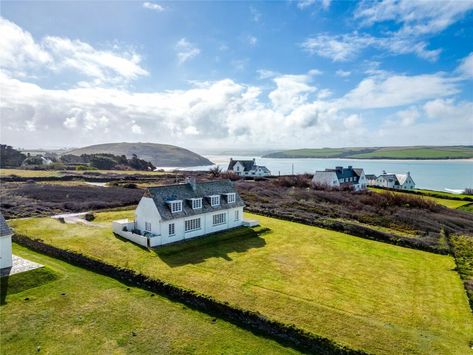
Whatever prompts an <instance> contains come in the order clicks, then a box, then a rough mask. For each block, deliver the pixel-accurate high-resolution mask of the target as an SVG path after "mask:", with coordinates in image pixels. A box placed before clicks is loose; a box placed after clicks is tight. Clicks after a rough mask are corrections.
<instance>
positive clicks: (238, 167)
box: [227, 158, 271, 176]
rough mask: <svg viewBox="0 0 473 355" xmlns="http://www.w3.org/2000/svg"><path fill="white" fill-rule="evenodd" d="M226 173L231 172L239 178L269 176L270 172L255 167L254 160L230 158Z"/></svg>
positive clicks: (263, 167)
mask: <svg viewBox="0 0 473 355" xmlns="http://www.w3.org/2000/svg"><path fill="white" fill-rule="evenodd" d="M227 170H228V171H233V172H234V173H235V174H237V175H239V176H269V175H271V171H269V169H268V168H267V167H265V166H262V165H256V160H255V159H253V160H233V158H230V163H229V164H228V168H227Z"/></svg>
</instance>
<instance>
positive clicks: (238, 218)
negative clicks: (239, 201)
mask: <svg viewBox="0 0 473 355" xmlns="http://www.w3.org/2000/svg"><path fill="white" fill-rule="evenodd" d="M239 220H240V211H238V210H236V211H235V221H239Z"/></svg>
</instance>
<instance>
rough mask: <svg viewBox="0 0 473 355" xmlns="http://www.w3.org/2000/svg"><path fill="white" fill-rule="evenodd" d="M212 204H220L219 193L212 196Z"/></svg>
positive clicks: (213, 205)
mask: <svg viewBox="0 0 473 355" xmlns="http://www.w3.org/2000/svg"><path fill="white" fill-rule="evenodd" d="M210 205H211V206H212V207H215V206H218V205H220V196H219V195H214V196H210Z"/></svg>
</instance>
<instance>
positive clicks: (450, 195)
mask: <svg viewBox="0 0 473 355" xmlns="http://www.w3.org/2000/svg"><path fill="white" fill-rule="evenodd" d="M415 191H416V192H420V193H422V194H423V195H427V196H428V195H436V196H445V197H446V198H450V197H451V198H464V197H470V198H471V197H473V195H468V194H452V193H450V192H444V191H434V190H424V189H416V190H415Z"/></svg>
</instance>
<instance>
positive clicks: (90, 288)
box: [0, 246, 295, 354]
mask: <svg viewBox="0 0 473 355" xmlns="http://www.w3.org/2000/svg"><path fill="white" fill-rule="evenodd" d="M14 252H15V254H17V255H20V256H22V257H25V258H28V259H30V260H33V261H36V262H39V263H41V264H43V265H46V268H43V269H38V270H35V271H30V272H26V273H22V274H18V275H15V277H11V278H10V279H9V280H8V286H6V293H7V297H6V304H5V305H3V306H1V308H0V312H1V323H0V331H1V336H0V353H1V354H32V353H41V354H42V353H45V354H125V353H135V354H140V353H145V354H151V353H158V354H159V353H160V354H169V353H172V354H188V353H200V354H208V353H213V354H223V353H227V354H260V353H270V354H288V353H289V354H290V353H295V351H293V350H292V349H288V348H285V347H283V346H281V345H280V344H278V343H276V342H274V341H272V340H268V339H265V338H261V337H257V336H255V335H253V334H252V333H250V332H248V331H245V330H242V329H240V328H238V327H236V326H234V325H232V324H230V323H227V322H224V321H222V320H220V319H217V320H216V321H213V318H212V317H210V316H208V315H206V314H203V313H200V312H197V311H194V310H191V309H188V308H186V307H184V306H182V304H178V303H174V302H171V301H169V300H167V299H165V298H162V297H160V296H158V295H155V296H154V297H153V296H152V293H150V292H148V291H144V290H141V289H138V288H133V287H130V288H129V290H127V286H126V285H124V284H122V283H120V282H118V281H116V280H113V279H111V278H108V277H106V276H102V275H98V274H95V273H92V272H89V271H86V270H84V269H80V268H77V267H75V266H72V265H69V264H66V263H63V262H60V261H58V260H56V259H52V258H49V257H46V256H44V255H40V254H37V253H34V252H32V251H30V250H28V249H24V248H22V247H19V246H15V248H14ZM48 273H49V274H52V275H54V280H47V281H48V282H43V281H44V280H42V279H41V278H39V275H47V274H48ZM38 278H39V279H38ZM43 278H44V277H43ZM2 280H4V279H3V278H2ZM22 282H23V283H25V282H26V283H27V284H28V286H29V287H26V288H25V285H24V284H23V285H19V283H22ZM19 290H20V292H19ZM26 299H28V300H26Z"/></svg>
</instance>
